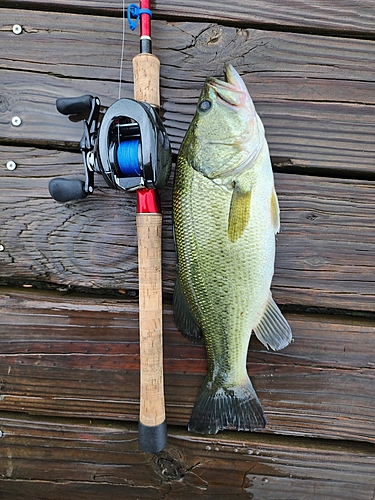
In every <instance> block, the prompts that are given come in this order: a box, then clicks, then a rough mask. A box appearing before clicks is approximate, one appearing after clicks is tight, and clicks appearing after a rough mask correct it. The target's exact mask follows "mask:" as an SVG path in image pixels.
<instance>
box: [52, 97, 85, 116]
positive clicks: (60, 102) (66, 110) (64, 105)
mask: <svg viewBox="0 0 375 500" xmlns="http://www.w3.org/2000/svg"><path fill="white" fill-rule="evenodd" d="M92 100H93V96H92V95H89V94H86V95H81V96H79V97H59V99H57V100H56V108H57V111H58V112H59V113H61V114H62V115H78V114H79V113H84V112H86V111H90V110H91V103H92Z"/></svg>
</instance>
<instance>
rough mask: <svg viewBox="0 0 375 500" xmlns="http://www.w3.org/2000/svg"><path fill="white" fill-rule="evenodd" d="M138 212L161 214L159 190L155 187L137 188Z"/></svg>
mask: <svg viewBox="0 0 375 500" xmlns="http://www.w3.org/2000/svg"><path fill="white" fill-rule="evenodd" d="M137 213H138V214H161V203H160V196H159V192H158V191H157V190H156V189H148V188H144V189H138V191H137Z"/></svg>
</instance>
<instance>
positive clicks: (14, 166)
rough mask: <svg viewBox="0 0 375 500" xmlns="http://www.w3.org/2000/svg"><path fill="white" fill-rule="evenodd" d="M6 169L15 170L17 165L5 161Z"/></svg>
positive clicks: (13, 162) (10, 161)
mask: <svg viewBox="0 0 375 500" xmlns="http://www.w3.org/2000/svg"><path fill="white" fill-rule="evenodd" d="M6 167H7V169H8V170H16V168H17V163H16V162H15V161H13V160H9V161H7V164H6Z"/></svg>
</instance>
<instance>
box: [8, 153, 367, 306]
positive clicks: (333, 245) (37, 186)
mask: <svg viewBox="0 0 375 500" xmlns="http://www.w3.org/2000/svg"><path fill="white" fill-rule="evenodd" d="M10 158H11V159H13V160H14V161H15V162H16V163H17V164H18V167H17V169H16V170H13V171H9V170H7V169H6V168H4V167H3V168H2V170H1V171H0V243H1V244H2V245H3V246H4V251H3V252H0V280H1V281H2V282H3V283H5V282H10V281H11V282H17V283H21V284H23V283H28V284H33V283H35V282H43V283H47V284H48V283H50V284H55V285H64V286H75V287H77V286H78V287H85V288H90V287H92V288H97V289H100V288H102V289H112V290H118V289H125V290H136V289H137V286H138V285H137V282H138V277H137V274H138V270H137V248H136V245H137V243H136V242H137V238H136V227H135V203H136V201H135V197H134V194H131V193H123V192H115V191H114V190H111V189H109V188H108V187H107V186H106V185H105V183H104V181H103V180H101V179H100V176H98V183H99V186H98V189H97V190H96V191H95V193H94V195H92V196H90V197H88V198H87V199H85V200H83V201H82V202H80V203H76V202H73V203H68V204H59V203H57V202H55V201H54V200H52V199H51V198H50V196H49V193H48V187H47V186H48V181H49V179H51V178H52V177H54V176H55V175H62V176H66V177H72V178H74V177H82V173H83V167H82V166H81V165H80V161H81V156H80V154H79V153H77V154H74V153H68V152H63V151H56V150H55V151H52V150H41V149H35V148H31V147H30V148H26V147H24V148H15V147H13V146H0V164H2V165H4V164H5V163H6V161H7V160H8V159H10ZM275 178H276V187H277V191H278V194H279V199H280V206H281V227H282V232H281V234H279V235H278V237H277V258H276V271H275V276H274V280H273V292H274V295H275V297H276V299H277V301H278V302H279V303H280V304H285V305H304V306H316V307H330V308H341V309H343V308H346V309H352V310H362V311H372V310H373V303H374V300H375V287H374V272H375V259H374V256H375V234H374V230H375V223H374V216H373V213H374V193H375V188H374V185H373V183H372V182H369V181H356V180H351V179H349V180H345V179H330V178H321V177H313V176H302V175H291V174H276V175H275ZM170 184H171V183H170ZM170 184H169V187H168V189H166V190H165V191H164V194H163V211H164V241H163V245H164V253H163V277H164V291H165V292H168V293H172V291H173V286H174V279H175V253H174V245H173V238H172V227H171V188H170Z"/></svg>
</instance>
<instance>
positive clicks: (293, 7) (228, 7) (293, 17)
mask: <svg viewBox="0 0 375 500" xmlns="http://www.w3.org/2000/svg"><path fill="white" fill-rule="evenodd" d="M1 5H3V6H4V7H11V8H13V9H15V8H41V9H44V10H55V9H56V10H63V11H67V10H68V11H69V10H71V11H72V12H74V11H83V12H86V13H87V12H88V11H89V12H98V13H101V14H103V13H104V14H108V13H111V14H112V15H118V16H120V15H122V14H121V8H122V4H121V2H120V3H119V2H117V1H114V0H106V2H105V4H104V3H103V2H102V1H101V0H49V1H46V0H18V1H17V2H14V0H2V1H1ZM152 8H153V13H154V15H155V16H156V17H163V18H172V19H198V20H201V19H204V20H208V19H210V20H215V21H221V22H227V23H228V22H230V23H236V24H239V25H242V26H243V25H244V26H249V25H267V27H277V28H279V29H283V30H286V29H289V30H293V29H298V30H307V29H308V30H311V29H314V30H317V31H320V32H321V31H329V32H330V33H332V32H333V33H345V34H349V35H350V34H351V35H352V36H353V35H354V36H356V35H357V36H371V33H372V32H373V25H374V20H375V7H374V3H373V2H372V1H371V0H343V1H341V2H340V8H338V7H337V2H335V1H334V0H309V1H307V0H302V1H299V2H294V1H291V0H284V1H283V2H282V3H278V4H277V5H275V3H274V2H272V1H271V0H259V1H255V0H232V1H231V2H230V3H228V2H225V1H223V0H218V1H215V2H202V1H200V0H173V1H172V0H157V1H155V2H153V5H152ZM15 15H16V14H15Z"/></svg>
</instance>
